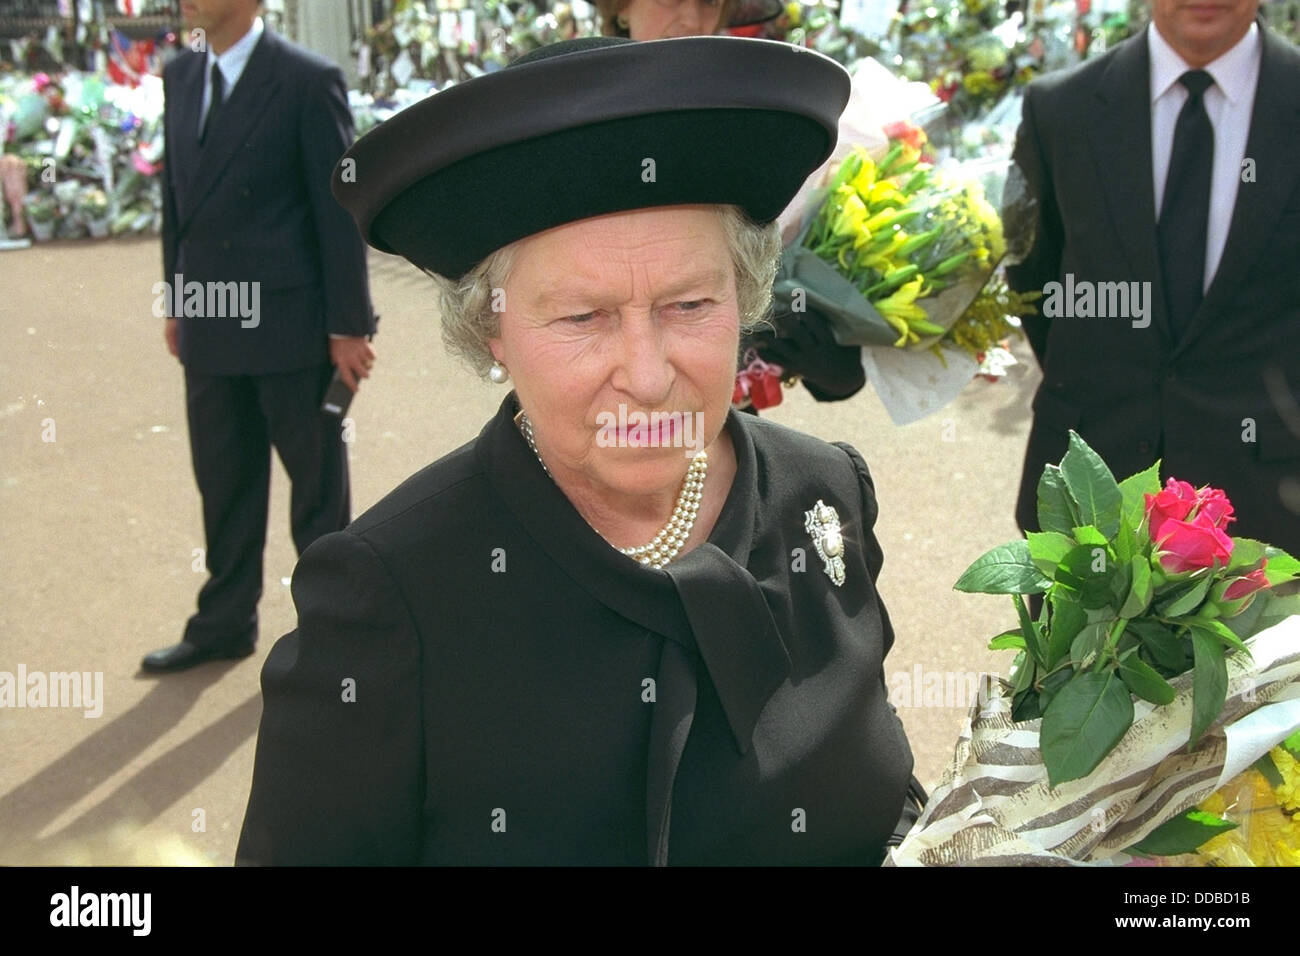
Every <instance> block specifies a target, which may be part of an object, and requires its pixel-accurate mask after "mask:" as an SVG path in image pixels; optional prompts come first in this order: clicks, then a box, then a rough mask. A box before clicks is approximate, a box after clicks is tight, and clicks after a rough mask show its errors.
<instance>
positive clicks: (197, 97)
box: [165, 54, 207, 209]
mask: <svg viewBox="0 0 1300 956" xmlns="http://www.w3.org/2000/svg"><path fill="white" fill-rule="evenodd" d="M206 63H207V55H206V54H193V55H191V56H188V57H187V58H186V60H185V63H184V67H183V68H182V69H178V70H177V74H176V84H175V86H174V87H173V92H174V94H175V96H176V102H175V103H174V104H171V103H169V104H168V106H167V110H168V133H169V135H170V142H168V143H167V157H166V160H165V161H166V162H167V163H168V164H169V165H170V166H171V175H172V182H173V183H174V184H175V186H176V203H177V209H184V208H185V207H186V205H187V203H188V202H189V196H190V195H191V194H192V193H193V191H194V189H193V186H194V172H195V167H196V166H197V164H198V161H199V158H198V140H197V131H198V127H199V110H200V109H202V107H203V68H204V65H205V64H206Z"/></svg>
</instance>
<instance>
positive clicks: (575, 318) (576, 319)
mask: <svg viewBox="0 0 1300 956" xmlns="http://www.w3.org/2000/svg"><path fill="white" fill-rule="evenodd" d="M595 317H596V313H595V312H584V313H582V314H581V315H570V316H568V317H567V318H566V319H565V321H566V322H572V323H574V324H575V325H582V324H584V323H586V322H590V321H591V320H592V319H594V318H595Z"/></svg>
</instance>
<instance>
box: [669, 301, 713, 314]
mask: <svg viewBox="0 0 1300 956" xmlns="http://www.w3.org/2000/svg"><path fill="white" fill-rule="evenodd" d="M707 301H708V300H706V299H691V300H690V301H689V302H678V303H677V304H676V308H677V311H679V312H698V311H699V310H700V309H702V308H704V305H705V303H706V302H707Z"/></svg>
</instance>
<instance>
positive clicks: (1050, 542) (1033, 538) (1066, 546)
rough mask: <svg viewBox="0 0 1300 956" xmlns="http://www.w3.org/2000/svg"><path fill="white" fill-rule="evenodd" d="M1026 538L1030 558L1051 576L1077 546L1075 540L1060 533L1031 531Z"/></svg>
mask: <svg viewBox="0 0 1300 956" xmlns="http://www.w3.org/2000/svg"><path fill="white" fill-rule="evenodd" d="M1025 537H1026V538H1027V539H1028V541H1029V557H1030V558H1032V559H1033V561H1034V564H1036V565H1037V566H1038V570H1040V571H1042V572H1043V573H1044V574H1046V575H1049V576H1050V575H1051V573H1052V572H1053V571H1055V570H1056V566H1057V565H1058V564H1060V563H1061V559H1062V558H1063V557H1065V556H1066V555H1067V554H1068V553H1069V552H1070V549H1071V548H1073V547H1074V546H1075V543H1074V539H1073V538H1071V537H1070V536H1069V535H1068V534H1061V533H1060V532H1059V531H1030V532H1029V533H1028V534H1027V535H1025Z"/></svg>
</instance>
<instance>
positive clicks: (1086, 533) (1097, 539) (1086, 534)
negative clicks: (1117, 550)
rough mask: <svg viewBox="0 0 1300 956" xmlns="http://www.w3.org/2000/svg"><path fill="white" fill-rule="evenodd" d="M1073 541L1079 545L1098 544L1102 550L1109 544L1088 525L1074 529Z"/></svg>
mask: <svg viewBox="0 0 1300 956" xmlns="http://www.w3.org/2000/svg"><path fill="white" fill-rule="evenodd" d="M1074 540H1075V541H1077V542H1079V544H1099V545H1101V546H1102V547H1103V548H1104V547H1105V546H1106V545H1108V544H1110V539H1109V538H1107V537H1106V536H1105V535H1104V534H1102V533H1101V532H1100V531H1098V530H1097V529H1096V528H1094V527H1093V526H1092V525H1090V524H1085V525H1081V526H1079V527H1078V528H1075V529H1074Z"/></svg>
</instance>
